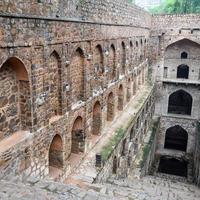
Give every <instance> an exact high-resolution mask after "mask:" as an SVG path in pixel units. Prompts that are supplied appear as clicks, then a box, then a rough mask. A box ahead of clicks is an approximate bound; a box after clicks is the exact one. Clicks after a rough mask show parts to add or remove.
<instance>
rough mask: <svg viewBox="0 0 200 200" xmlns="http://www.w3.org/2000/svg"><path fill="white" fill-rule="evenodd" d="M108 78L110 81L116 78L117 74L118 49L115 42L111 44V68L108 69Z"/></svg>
mask: <svg viewBox="0 0 200 200" xmlns="http://www.w3.org/2000/svg"><path fill="white" fill-rule="evenodd" d="M108 74H109V75H108V78H109V80H110V81H112V80H114V79H115V76H116V51H115V46H114V44H111V46H110V52H109V69H108Z"/></svg>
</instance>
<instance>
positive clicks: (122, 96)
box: [118, 85, 124, 111]
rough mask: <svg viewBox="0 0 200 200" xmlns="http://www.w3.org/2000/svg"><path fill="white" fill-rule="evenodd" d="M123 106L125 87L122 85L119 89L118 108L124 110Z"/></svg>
mask: <svg viewBox="0 0 200 200" xmlns="http://www.w3.org/2000/svg"><path fill="white" fill-rule="evenodd" d="M123 107H124V89H123V85H120V86H119V89H118V110H120V111H122V110H123Z"/></svg>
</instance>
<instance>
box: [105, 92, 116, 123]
mask: <svg viewBox="0 0 200 200" xmlns="http://www.w3.org/2000/svg"><path fill="white" fill-rule="evenodd" d="M114 108H115V105H114V95H113V93H112V92H110V93H109V95H108V99H107V121H112V120H113V119H114Z"/></svg>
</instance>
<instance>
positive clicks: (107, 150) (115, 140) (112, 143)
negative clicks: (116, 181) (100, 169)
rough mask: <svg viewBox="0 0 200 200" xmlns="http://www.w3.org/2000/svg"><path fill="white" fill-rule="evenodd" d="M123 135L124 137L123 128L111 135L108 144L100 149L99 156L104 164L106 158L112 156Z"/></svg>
mask: <svg viewBox="0 0 200 200" xmlns="http://www.w3.org/2000/svg"><path fill="white" fill-rule="evenodd" d="M124 135H125V130H124V129H123V128H119V129H118V130H117V131H116V134H115V135H113V136H112V137H111V138H110V140H109V142H108V143H107V144H106V145H105V146H104V147H103V148H102V151H101V156H102V160H103V162H105V161H106V160H108V158H109V157H110V155H111V154H112V152H113V150H114V149H115V147H116V146H117V145H118V144H119V142H120V141H121V140H122V138H123V137H124Z"/></svg>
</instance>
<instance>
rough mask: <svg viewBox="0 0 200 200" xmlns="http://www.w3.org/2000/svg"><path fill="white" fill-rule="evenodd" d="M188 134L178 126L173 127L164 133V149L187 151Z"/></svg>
mask: <svg viewBox="0 0 200 200" xmlns="http://www.w3.org/2000/svg"><path fill="white" fill-rule="evenodd" d="M187 143H188V134H187V132H186V131H185V130H184V129H183V128H182V127H180V126H174V127H171V128H169V129H167V131H166V136H165V148H166V149H175V150H180V151H187Z"/></svg>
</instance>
